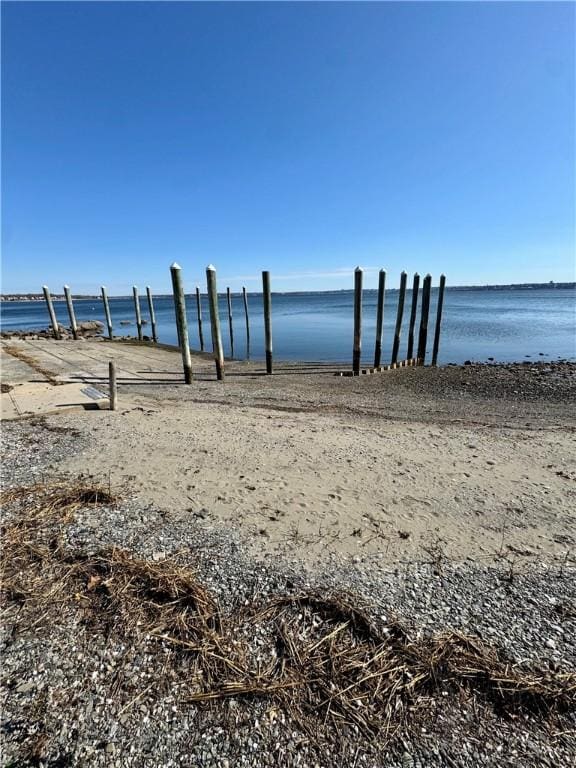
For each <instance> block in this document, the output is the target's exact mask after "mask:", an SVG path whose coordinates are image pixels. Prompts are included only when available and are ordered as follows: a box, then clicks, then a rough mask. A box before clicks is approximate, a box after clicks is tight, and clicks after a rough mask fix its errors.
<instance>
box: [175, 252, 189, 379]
mask: <svg viewBox="0 0 576 768" xmlns="http://www.w3.org/2000/svg"><path fill="white" fill-rule="evenodd" d="M170 274H171V275H172V293H173V294H174V308H175V310H176V327H177V328H178V341H179V344H180V351H181V352H182V365H183V367H184V381H185V382H186V384H192V358H191V357H190V344H189V342H188V320H187V319H186V300H185V299H184V286H183V284H182V267H181V266H180V265H179V264H177V263H176V262H174V264H172V266H171V267H170Z"/></svg>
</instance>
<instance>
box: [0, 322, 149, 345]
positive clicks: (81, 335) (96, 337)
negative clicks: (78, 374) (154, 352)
mask: <svg viewBox="0 0 576 768" xmlns="http://www.w3.org/2000/svg"><path fill="white" fill-rule="evenodd" d="M147 324H148V321H147V320H142V325H147ZM120 325H133V323H132V322H130V321H126V320H121V321H120ZM58 333H59V338H58V339H56V338H55V337H54V332H53V330H52V328H51V327H48V328H41V329H39V330H13V331H2V332H1V333H0V338H1V339H7V340H13V341H14V340H19V341H39V340H40V339H51V340H53V341H71V340H73V339H74V335H73V333H72V328H71V327H69V326H66V325H62V324H58ZM103 333H104V323H101V322H100V321H99V320H87V321H84V322H81V323H78V324H77V328H76V334H77V336H78V339H90V341H105V340H107V337H104V336H103ZM113 338H114V339H126V338H127V339H129V338H131V336H129V335H123V336H114V337H113ZM142 340H143V341H152V338H151V337H150V336H146V335H144V336H143V337H142Z"/></svg>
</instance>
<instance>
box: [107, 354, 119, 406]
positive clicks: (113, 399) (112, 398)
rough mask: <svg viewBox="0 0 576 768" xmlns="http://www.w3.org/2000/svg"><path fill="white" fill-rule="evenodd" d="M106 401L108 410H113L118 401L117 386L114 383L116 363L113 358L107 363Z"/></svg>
mask: <svg viewBox="0 0 576 768" xmlns="http://www.w3.org/2000/svg"><path fill="white" fill-rule="evenodd" d="M108 401H109V403H110V406H109V407H110V410H111V411H115V410H116V403H117V402H118V387H117V385H116V363H115V362H114V361H113V360H110V362H109V363H108Z"/></svg>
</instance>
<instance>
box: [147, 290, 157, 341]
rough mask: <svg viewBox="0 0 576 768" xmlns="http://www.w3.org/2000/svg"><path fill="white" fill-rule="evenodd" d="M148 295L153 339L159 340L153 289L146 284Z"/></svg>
mask: <svg viewBox="0 0 576 768" xmlns="http://www.w3.org/2000/svg"><path fill="white" fill-rule="evenodd" d="M146 296H147V298H148V312H149V313H150V325H151V326H152V341H153V342H154V343H157V342H158V334H157V333H156V313H155V312H154V302H153V301H152V291H151V289H150V286H149V285H147V286H146Z"/></svg>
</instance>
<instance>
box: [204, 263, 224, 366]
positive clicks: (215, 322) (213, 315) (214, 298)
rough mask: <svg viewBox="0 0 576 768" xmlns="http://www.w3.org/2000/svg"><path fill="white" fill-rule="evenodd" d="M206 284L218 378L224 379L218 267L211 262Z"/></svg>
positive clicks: (207, 268) (208, 267)
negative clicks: (217, 284) (217, 278)
mask: <svg viewBox="0 0 576 768" xmlns="http://www.w3.org/2000/svg"><path fill="white" fill-rule="evenodd" d="M206 285H207V288H208V304H209V306H210V327H211V329H212V349H213V351H214V362H215V363H216V378H217V379H218V381H223V380H224V351H223V349H222V334H221V332H220V313H219V311H218V289H217V287H216V269H215V267H213V266H212V264H209V265H208V266H207V267H206Z"/></svg>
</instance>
